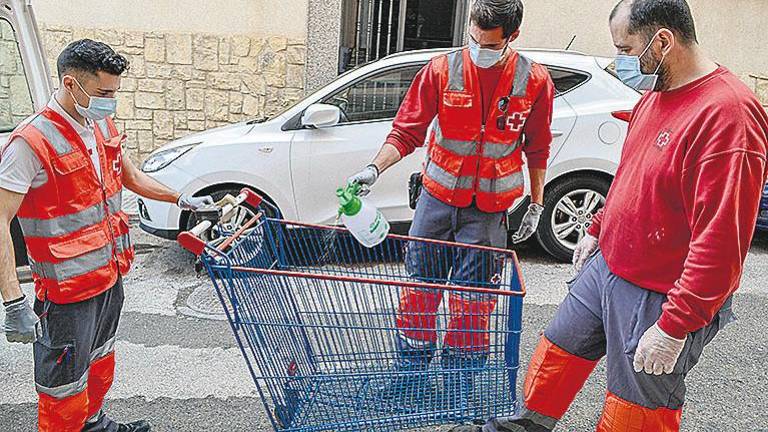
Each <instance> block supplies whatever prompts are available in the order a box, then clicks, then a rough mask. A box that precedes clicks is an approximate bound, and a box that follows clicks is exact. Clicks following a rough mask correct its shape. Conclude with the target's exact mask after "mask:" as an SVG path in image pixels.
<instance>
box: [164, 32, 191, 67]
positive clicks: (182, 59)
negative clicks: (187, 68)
mask: <svg viewBox="0 0 768 432" xmlns="http://www.w3.org/2000/svg"><path fill="white" fill-rule="evenodd" d="M165 48H166V52H167V55H168V63H172V64H183V65H191V64H192V35H189V34H169V35H167V36H166V37H165Z"/></svg>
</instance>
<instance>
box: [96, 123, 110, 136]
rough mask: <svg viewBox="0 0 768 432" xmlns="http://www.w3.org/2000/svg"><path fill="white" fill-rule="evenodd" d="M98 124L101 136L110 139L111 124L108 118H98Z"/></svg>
mask: <svg viewBox="0 0 768 432" xmlns="http://www.w3.org/2000/svg"><path fill="white" fill-rule="evenodd" d="M96 125H98V126H99V130H100V131H101V136H103V137H104V140H108V139H109V138H110V133H109V126H108V125H107V119H102V120H96Z"/></svg>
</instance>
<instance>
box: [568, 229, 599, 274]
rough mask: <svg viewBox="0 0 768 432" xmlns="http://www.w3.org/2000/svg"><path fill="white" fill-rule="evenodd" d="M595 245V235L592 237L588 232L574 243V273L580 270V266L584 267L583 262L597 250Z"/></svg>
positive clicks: (596, 244) (596, 243)
mask: <svg viewBox="0 0 768 432" xmlns="http://www.w3.org/2000/svg"><path fill="white" fill-rule="evenodd" d="M597 246H598V241H597V237H593V236H591V235H589V234H585V235H584V237H583V238H582V239H581V240H579V242H578V243H577V244H576V249H574V250H573V273H574V274H578V273H579V272H580V271H581V268H582V267H584V263H585V262H587V258H589V256H590V255H592V253H593V252H594V251H596V250H597Z"/></svg>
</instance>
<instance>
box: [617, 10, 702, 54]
mask: <svg viewBox="0 0 768 432" xmlns="http://www.w3.org/2000/svg"><path fill="white" fill-rule="evenodd" d="M625 5H626V7H629V8H630V9H629V29H628V31H629V33H630V34H636V33H639V32H640V33H643V34H645V35H646V36H647V37H648V39H650V38H651V37H653V35H654V34H655V33H656V32H658V31H659V29H662V28H666V29H669V30H671V31H672V32H673V33H675V35H676V36H677V37H678V38H680V39H681V40H682V42H684V43H686V44H688V45H690V44H693V43H698V42H699V40H698V38H697V37H696V24H695V23H694V20H693V14H692V13H691V8H690V7H689V6H688V2H687V1H686V0H622V1H620V2H619V4H617V5H616V7H615V8H613V12H611V20H613V18H614V17H615V16H616V14H617V13H618V12H619V10H620V9H621V8H622V7H624V6H625Z"/></svg>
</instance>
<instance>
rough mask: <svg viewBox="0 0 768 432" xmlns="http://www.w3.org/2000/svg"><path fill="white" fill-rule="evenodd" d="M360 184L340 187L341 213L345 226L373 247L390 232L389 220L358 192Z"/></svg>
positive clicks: (366, 245)
mask: <svg viewBox="0 0 768 432" xmlns="http://www.w3.org/2000/svg"><path fill="white" fill-rule="evenodd" d="M359 192H360V185H359V184H357V183H351V184H348V185H347V186H346V187H343V188H339V189H338V190H337V191H336V196H337V197H339V204H340V206H339V215H340V216H341V221H342V222H343V223H344V226H346V227H347V229H348V230H349V232H350V233H352V235H353V236H354V237H355V238H356V239H357V241H359V242H360V243H361V244H362V245H363V246H365V247H367V248H372V247H374V246H376V245H378V244H379V243H381V242H383V241H384V239H385V238H386V237H387V234H389V222H387V220H386V219H384V215H382V214H381V212H380V211H379V209H377V208H376V207H374V206H373V205H371V204H370V203H369V202H367V201H366V200H364V199H362V198H360V197H359V196H358V195H357V194H358V193H359Z"/></svg>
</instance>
